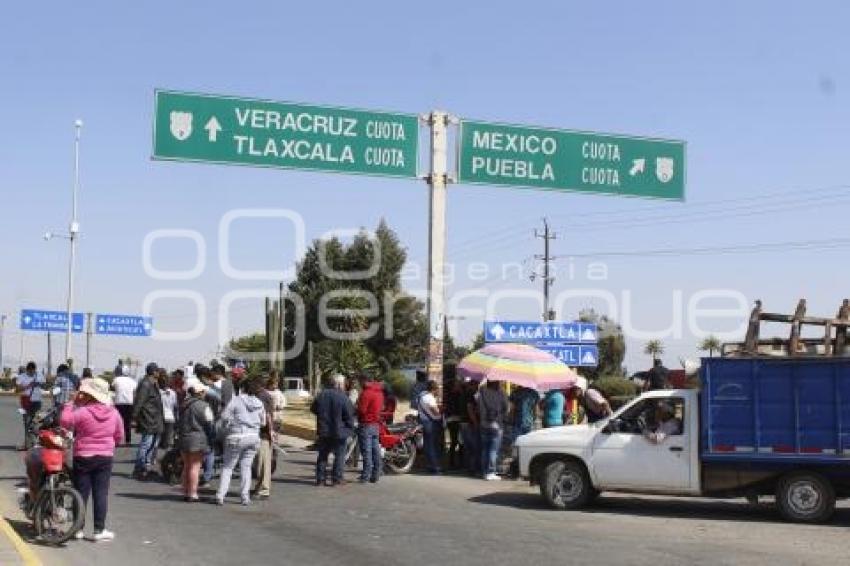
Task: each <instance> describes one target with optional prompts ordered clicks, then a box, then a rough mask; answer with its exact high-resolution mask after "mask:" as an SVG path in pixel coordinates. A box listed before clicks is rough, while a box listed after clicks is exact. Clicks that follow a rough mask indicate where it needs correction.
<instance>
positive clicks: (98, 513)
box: [59, 377, 124, 541]
mask: <svg viewBox="0 0 850 566" xmlns="http://www.w3.org/2000/svg"><path fill="white" fill-rule="evenodd" d="M59 424H60V425H61V426H62V427H64V428H66V429H68V430H71V431H73V432H74V468H73V472H72V473H73V481H74V488H76V490H77V491H78V492H80V495H82V496H83V501H84V502H85V504H86V506H88V500H89V495H91V496H92V501H93V507H94V510H93V515H94V533H93V535H92V540H94V541H110V540H112V539H114V538H115V534H114V533H113V532H111V531H108V530H106V512H107V509H108V502H109V479H110V476H111V475H112V461H113V458H114V456H115V447H116V446H117V445H118V444H120V443H121V439H122V438H123V437H124V423H123V422H122V420H121V415H120V414H119V413H118V411H117V410H116V409H115V407H113V406H112V398H111V395H110V392H109V384H108V383H107V382H106V381H104V380H103V379H100V378H99V377H95V378H90V379H84V380H83V381H82V383H81V384H80V390H79V392H78V393H77V394H76V396H75V397H74V400H73V401H71V402H68V403H66V404H65V405H64V406H63V408H62V413H61V415H60V417H59ZM76 538H78V539H80V538H83V531H82V530H81V531H79V532H78V533H76Z"/></svg>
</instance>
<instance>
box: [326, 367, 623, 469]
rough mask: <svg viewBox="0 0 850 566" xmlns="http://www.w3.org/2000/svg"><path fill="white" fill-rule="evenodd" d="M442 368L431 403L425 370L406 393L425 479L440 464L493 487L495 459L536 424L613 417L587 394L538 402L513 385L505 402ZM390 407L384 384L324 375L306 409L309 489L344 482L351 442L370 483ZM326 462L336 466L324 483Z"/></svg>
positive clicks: (558, 394)
mask: <svg viewBox="0 0 850 566" xmlns="http://www.w3.org/2000/svg"><path fill="white" fill-rule="evenodd" d="M446 369H447V371H446V375H445V376H444V381H443V383H442V388H443V391H442V395H440V396H438V391H439V389H440V384H439V383H438V382H436V381H433V380H429V379H428V375H427V373H425V372H424V371H420V372H417V377H416V382H415V383H414V384H413V386H412V387H411V390H410V408H411V412H412V414H413V415H415V418H416V420H417V422H418V423H419V425H420V426H421V430H422V439H423V443H422V452H423V455H424V463H425V468H426V470H427V471H428V472H430V473H432V474H441V473H443V468H444V464H447V465H448V468H449V469H450V470H466V472H467V473H468V474H469V475H471V476H476V477H481V478H483V479H485V480H488V481H498V480H500V479H501V475H500V473H499V472H500V471H501V470H500V464H501V462H502V458H501V455H502V454H504V453H506V452H507V448H508V447H509V446H510V445H511V444H512V443H513V441H514V440H515V439H516V438H517V437H518V436H520V435H523V434H527V433H529V432H531V431H532V430H534V428H536V426H537V423H538V422H540V423H541V425H542V426H543V427H552V426H562V425H564V424H570V423H577V422H579V420H583V419H586V420H587V421H588V422H596V421H598V420H600V419H603V418H605V417H607V416H609V415H610V414H611V412H612V409H611V405H610V403H609V401H608V400H607V399H606V398H605V396H604V395H603V394H602V393H601V392H600V391H598V390H597V389H594V388H589V389H587V390H585V389H583V388H581V387H571V388H569V389H567V390H565V391H564V390H553V391H549V392H547V393H546V394H545V396H543V397H542V398H541V396H540V395H539V394H538V392H537V391H536V390H534V389H531V388H527V387H516V386H515V387H513V388H512V392H511V394H510V396H508V395H507V394H506V392H505V389H506V387H505V384H504V383H501V382H498V381H488V382H485V383H484V384H480V383H478V382H476V381H470V380H467V381H463V380H461V379H459V378H457V376H456V375H455V374H454V372H452V371H451V368H450V366H447V368H446ZM440 398H441V399H440ZM395 407H396V399H395V396H393V395H392V392H391V390H390V389H389V388H388V387H387V384H386V383H381V382H379V381H376V380H375V379H374V378H373V377H370V376H367V375H363V376H360V377H358V378H352V377H346V376H343V375H335V376H328V378H327V379H326V380H325V381H324V383H323V390H322V391H321V392H320V393H319V394H318V395H317V396H316V398H315V400H314V401H313V405H312V407H311V409H312V411H313V413H315V415H316V430H317V436H318V439H317V442H316V448H317V450H318V458H317V462H316V477H315V481H316V485H318V486H321V485H330V486H335V485H341V484H343V483H345V479H344V477H343V473H344V465H343V462H344V460H345V457H344V451H345V448H346V446H347V442H348V439H349V438H350V437H352V436H355V435H356V437H357V440H358V445H359V447H360V451H361V454H360V456H361V458H362V461H363V467H362V471H361V474H360V477H359V481H360V482H361V483H367V482H370V483H375V482H377V481H378V479H379V477H380V471H381V469H382V468H383V465H382V463H381V450H380V446H379V436H378V431H379V424H378V423H379V422H380V421H381V420H383V421H384V422H385V423H390V422H392V418H393V414H394V412H395ZM538 414H539V415H540V417H541V418H538ZM332 455H333V456H334V457H335V464H334V468H333V470H332V473H331V477H330V478H329V477H328V475H327V467H328V462H329V459H330V456H332ZM376 462H377V465H376V464H375V463H376Z"/></svg>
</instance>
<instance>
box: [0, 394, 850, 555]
mask: <svg viewBox="0 0 850 566" xmlns="http://www.w3.org/2000/svg"><path fill="white" fill-rule="evenodd" d="M19 441H20V431H19V426H18V417H17V415H16V413H15V404H14V400H13V399H9V398H2V399H0V492H2V497H0V501H2V510H3V513H4V515H5V516H6V518H7V519H9V520H10V521H11V522H12V524H13V526H15V528H16V529H18V531H19V532H20V533H21V534H22V535H23V536H24V537H27V536H29V535H30V531H29V529H28V526H27V525H26V523H24V522H23V521H22V516H21V514H20V513H19V512H18V511H17V510H16V509H14V508H13V507H12V505H10V503H11V502H13V501H14V489H15V486H16V484H17V483H18V482H19V481H21V480H22V479H23V475H22V466H21V459H20V453H17V452H15V450H14V446H15V445H16V444H17V443H18V442H19ZM313 458H314V454H312V453H309V452H305V451H304V450H295V449H293V450H290V452H289V455H288V457H287V458H286V459H285V461H284V463H283V466H282V469H280V470H278V474H277V476H276V477H275V478H274V486H273V490H274V493H273V496H272V499H271V500H269V501H267V502H261V503H257V504H255V505H254V506H252V507H250V508H243V507H241V506H240V505H238V504H235V503H234V504H230V505H227V506H225V507H223V508H219V507H216V506H214V505H210V504H186V503H183V502H182V500H181V498H180V495H179V493H178V492H177V491H175V490H174V489H172V488H169V487H168V486H165V485H162V484H150V483H144V484H143V483H138V482H135V481H133V480H131V479H129V477H128V475H129V471H130V463H129V462H130V459H131V453H130V451H128V450H126V449H121V450H119V453H118V455H117V461H118V465H117V466H116V475H115V477H114V479H113V484H112V494H111V501H110V505H111V507H110V513H109V519H108V523H109V526H110V528H111V529H112V530H114V531H115V532H116V535H117V538H116V540H115V541H113V542H111V543H100V544H95V543H91V542H85V541H82V542H73V543H70V544H69V545H68V546H67V547H65V548H48V547H42V546H37V547H35V548H36V550H37V552H38V554H39V555H40V556H41V558H42V560H43V561H44V563H45V564H47V565H53V564H67V565H77V564H79V565H88V564H115V565H121V566H135V565H144V566H150V565H153V564H169V565H173V564H184V565H188V564H204V565H208V566H213V565H219V564H221V565H232V564H239V565H240V566H250V565H266V564H287V565H288V564H303V565H305V566H314V565H315V566H321V565H329V566H331V565H332V566H340V565H346V566H359V565H364V566H365V565H369V566H374V565H375V564H386V565H394V564H402V563H408V564H427V565H429V566H431V565H441V564H445V565H455V564H461V565H478V564H481V565H487V566H493V565H500V564H510V565H512V566H515V565H523V566H524V565H527V564H594V565H608V564H628V565H641V564H651V565H653V566H660V565H665V564H675V565H677V566H678V565H681V564H735V565H741V564H771V565H772V566H776V565H784V564H830V565H832V564H835V565H837V564H848V563H850V554H848V548H850V530H848V527H850V507H848V506H847V504H842V506H841V508H840V509H839V512H838V513H837V515H836V518H835V521H834V522H833V523H832V524H830V525H823V526H800V525H792V524H787V523H784V522H782V521H781V520H780V519H779V518H778V517H777V515H776V514H775V512H774V510H773V508H772V507H771V506H770V505H763V506H760V507H758V508H752V507H749V506H748V505H747V504H745V503H744V502H743V501H728V502H726V501H712V500H703V499H688V500H682V499H675V498H658V497H631V496H622V495H611V496H605V495H603V496H602V497H601V498H600V500H599V502H598V504H596V505H595V506H594V507H593V508H592V509H588V510H586V511H582V512H566V513H565V512H557V511H551V510H549V509H547V508H545V507H544V506H543V504H542V501H541V499H540V497H539V495H538V494H537V492H536V490H534V489H531V488H529V487H528V486H527V485H525V484H523V483H520V482H508V481H505V482H500V483H486V482H483V481H479V480H472V479H468V478H465V477H454V476H444V477H431V476H423V475H409V476H388V477H385V478H384V479H383V480H382V481H381V483H379V484H377V485H365V486H361V485H357V484H352V485H348V486H345V487H342V488H316V487H314V486H313V485H312V479H311V478H312V476H311V474H312V462H313ZM351 478H352V479H353V474H352V475H351ZM234 488H235V483H234Z"/></svg>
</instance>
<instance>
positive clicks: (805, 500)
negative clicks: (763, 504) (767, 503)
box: [776, 472, 835, 523]
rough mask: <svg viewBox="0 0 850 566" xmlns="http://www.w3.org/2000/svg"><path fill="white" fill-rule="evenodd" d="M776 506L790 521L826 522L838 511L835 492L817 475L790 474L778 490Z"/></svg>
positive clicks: (783, 477)
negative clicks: (836, 509)
mask: <svg viewBox="0 0 850 566" xmlns="http://www.w3.org/2000/svg"><path fill="white" fill-rule="evenodd" d="M776 505H777V507H779V512H780V513H781V514H782V516H783V517H784V518H785V519H786V520H788V521H792V522H795V523H823V522H825V521H827V520H829V518H830V517H832V514H833V513H834V512H835V489H834V488H833V487H832V483H830V481H829V480H828V479H826V478H825V477H823V476H822V475H820V474H818V473H815V472H794V473H790V474H786V475H784V476H782V478H780V480H779V485H777V487H776Z"/></svg>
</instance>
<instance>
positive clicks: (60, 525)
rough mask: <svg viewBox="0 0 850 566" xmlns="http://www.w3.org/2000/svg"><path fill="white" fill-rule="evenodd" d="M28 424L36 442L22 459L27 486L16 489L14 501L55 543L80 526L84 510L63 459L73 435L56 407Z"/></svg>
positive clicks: (44, 536) (44, 538) (41, 535)
mask: <svg viewBox="0 0 850 566" xmlns="http://www.w3.org/2000/svg"><path fill="white" fill-rule="evenodd" d="M20 411H22V412H24V413H25V411H23V409H20ZM31 426H32V431H33V434H34V437H35V438H36V444H35V445H34V446H33V447H32V448H30V449H29V450H28V451H27V454H26V457H25V460H24V461H25V463H26V468H27V478H28V479H29V485H30V487H29V489H23V490H20V491H19V499H18V504H19V506H20V508H21V510H22V511H23V512H24V513H25V514H26V516H27V518H28V519H29V520H31V521H32V522H33V525H34V527H35V531H36V533H37V535H38V537H39V538H40V539H41V540H42V541H44V542H46V543H48V544H54V545H59V544H62V543H64V542H67V541H68V540H69V539H70V538H71V537H73V536H74V535H75V534H76V533H77V531H79V530H80V529H82V528H83V521H84V520H85V513H86V507H85V504H84V503H83V498H82V496H81V495H80V493H79V492H78V491H77V490H76V489H74V487H73V484H72V483H71V471H70V469H69V467H68V465H67V463H66V456H65V453H66V450H70V449H71V447H72V444H73V440H74V436H73V433H72V432H71V431H69V430H67V429H64V428H62V427H60V426H59V408H58V407H56V408H53V409H51V410H50V411H48V412H47V413H45V414H43V415H37V416H36V417H35V418H34V419H33V423H32V425H31ZM28 433H29V431H28Z"/></svg>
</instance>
